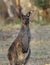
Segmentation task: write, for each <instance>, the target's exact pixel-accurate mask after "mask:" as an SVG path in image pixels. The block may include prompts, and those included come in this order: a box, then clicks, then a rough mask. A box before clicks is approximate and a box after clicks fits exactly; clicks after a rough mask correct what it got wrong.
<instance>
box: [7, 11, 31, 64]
mask: <svg viewBox="0 0 50 65" xmlns="http://www.w3.org/2000/svg"><path fill="white" fill-rule="evenodd" d="M30 14H31V13H30V12H28V13H27V14H26V15H22V26H21V29H20V31H19V33H18V36H17V38H16V39H15V40H14V42H13V43H12V45H11V46H10V48H9V49H8V60H9V62H10V65H25V64H26V62H27V60H28V59H29V57H30V53H31V50H30V47H29V44H30V40H31V34H30V28H29V17H30Z"/></svg>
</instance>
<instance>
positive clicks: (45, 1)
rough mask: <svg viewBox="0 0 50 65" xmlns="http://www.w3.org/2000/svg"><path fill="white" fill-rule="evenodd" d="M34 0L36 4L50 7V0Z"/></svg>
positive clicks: (41, 6)
mask: <svg viewBox="0 0 50 65" xmlns="http://www.w3.org/2000/svg"><path fill="white" fill-rule="evenodd" d="M33 1H34V2H35V5H36V6H38V7H40V8H43V9H46V8H49V7H50V0H33Z"/></svg>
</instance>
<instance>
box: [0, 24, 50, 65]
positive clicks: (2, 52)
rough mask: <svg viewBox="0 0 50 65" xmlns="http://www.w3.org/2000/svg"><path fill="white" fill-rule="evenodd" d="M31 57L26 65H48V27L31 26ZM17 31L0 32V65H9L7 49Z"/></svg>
mask: <svg viewBox="0 0 50 65" xmlns="http://www.w3.org/2000/svg"><path fill="white" fill-rule="evenodd" d="M30 29H31V42H30V48H31V56H30V59H29V61H28V63H27V65H50V25H45V26H40V25H31V26H30ZM18 32H19V30H15V31H14V30H11V31H9V32H6V31H5V32H3V31H0V65H9V61H8V59H7V52H8V48H9V47H10V45H11V44H12V42H13V41H14V39H15V38H16V37H17V35H18Z"/></svg>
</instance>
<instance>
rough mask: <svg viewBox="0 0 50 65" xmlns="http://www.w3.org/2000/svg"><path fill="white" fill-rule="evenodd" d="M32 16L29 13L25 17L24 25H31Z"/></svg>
mask: <svg viewBox="0 0 50 65" xmlns="http://www.w3.org/2000/svg"><path fill="white" fill-rule="evenodd" d="M30 14H31V12H28V13H27V14H26V15H23V24H24V25H29V22H30V21H29V18H30Z"/></svg>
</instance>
